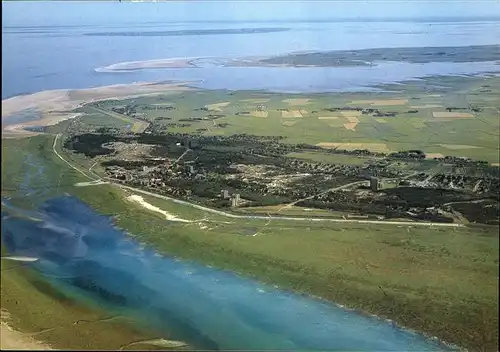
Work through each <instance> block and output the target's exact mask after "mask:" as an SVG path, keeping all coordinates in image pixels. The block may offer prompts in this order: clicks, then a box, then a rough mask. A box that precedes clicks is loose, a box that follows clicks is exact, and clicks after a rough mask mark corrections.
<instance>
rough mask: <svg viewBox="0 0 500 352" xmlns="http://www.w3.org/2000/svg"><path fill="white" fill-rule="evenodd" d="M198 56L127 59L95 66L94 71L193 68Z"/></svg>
mask: <svg viewBox="0 0 500 352" xmlns="http://www.w3.org/2000/svg"><path fill="white" fill-rule="evenodd" d="M198 59H200V58H198V57H193V58H166V59H154V60H142V61H127V62H119V63H116V64H111V65H108V66H104V67H99V68H96V69H95V71H96V72H121V71H134V70H143V69H158V68H193V67H198V66H196V64H194V61H195V60H198Z"/></svg>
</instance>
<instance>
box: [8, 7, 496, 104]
mask: <svg viewBox="0 0 500 352" xmlns="http://www.w3.org/2000/svg"><path fill="white" fill-rule="evenodd" d="M370 3H371V4H370ZM391 3H392V5H391ZM481 3H482V4H483V2H481ZM387 4H389V5H387ZM403 5H405V3H404V2H393V1H392V2H391V1H389V2H376V1H372V2H363V3H362V5H359V3H358V2H356V1H354V2H351V4H350V5H349V4H346V3H342V2H340V3H339V2H307V1H302V2H301V1H297V2H290V3H286V4H285V3H284V2H281V1H275V2H271V1H269V2H264V1H259V2H257V3H256V4H253V5H252V3H251V2H246V1H237V2H235V3H234V4H231V3H229V2H225V1H221V2H218V1H207V2H199V1H187V2H163V3H160V2H158V3H130V2H121V3H120V2H117V1H115V2H104V1H103V2H90V1H88V2H85V1H83V2H65V1H59V2H42V1H40V2H38V1H37V2H18V1H13V2H3V3H2V10H3V13H2V18H3V21H2V52H3V56H2V60H3V67H2V99H5V98H7V97H12V96H15V95H19V94H28V93H33V92H37V91H41V90H47V89H67V88H71V89H72V88H86V87H96V86H101V85H109V84H116V83H131V82H137V81H158V80H181V81H185V80H190V81H191V80H196V81H199V83H198V85H199V86H200V87H203V88H209V89H217V88H222V89H269V90H275V91H293V92H301V91H315V92H321V91H335V90H353V89H359V88H362V87H366V86H369V85H373V84H377V83H383V82H393V81H399V80H403V79H407V78H412V77H421V76H425V75H433V74H463V73H477V72H488V71H499V67H500V66H499V65H498V64H496V63H495V62H475V63H428V64H410V63H405V62H386V63H383V64H381V65H380V66H377V67H330V68H324V67H323V68H321V67H318V68H300V69H298V68H263V67H260V68H259V67H254V68H245V67H217V66H213V65H208V66H207V67H203V68H188V69H162V70H141V71H135V72H113V73H106V72H96V69H97V70H98V69H99V68H101V67H104V66H108V65H111V64H115V63H120V62H129V61H142V60H152V59H165V58H185V57H189V58H193V57H224V58H241V57H247V56H270V55H278V54H286V53H290V52H299V51H317V50H344V49H364V48H393V47H396V48H397V47H429V46H432V47H436V46H467V45H490V44H500V3H498V2H496V4H495V2H493V3H491V4H487V5H484V4H483V5H481V6H479V5H478V6H473V4H472V5H471V4H469V5H470V6H469V7H465V5H462V6H461V7H460V6H459V7H460V8H459V9H458V10H461V11H458V10H457V11H455V12H453V11H452V10H453V5H450V4H449V1H447V2H445V3H441V4H440V3H439V2H432V3H430V4H429V3H426V2H420V1H419V6H418V7H417V6H409V5H408V4H406V5H407V6H406V7H405V6H403ZM392 7H394V9H393V10H392V12H391V8H392ZM481 7H483V8H484V9H483V12H480V13H478V16H479V15H480V16H479V17H477V16H476V17H471V15H473V14H474V13H475V12H477V11H478V10H477V9H478V8H481ZM396 10H397V11H396ZM444 10H446V13H448V14H451V15H450V16H452V17H442V16H443V15H444V13H442V12H436V11H444ZM377 14H378V17H377ZM388 15H391V17H388V18H385V17H387V16H388ZM431 15H433V17H430V16H431ZM495 15H496V16H497V17H494V16H495ZM370 16H371V17H370ZM373 16H375V17H373ZM398 16H403V17H398ZM453 16H454V17H453ZM242 29H243V30H246V31H247V32H244V33H239V32H241V30H242ZM249 29H250V30H252V29H253V30H254V32H253V33H252V31H248V30H249ZM266 29H274V31H269V30H266ZM276 29H279V30H278V31H276ZM190 31H191V32H190ZM192 31H198V32H201V33H202V34H203V35H201V34H190V33H193V32H192ZM203 31H205V32H204V33H203ZM228 31H229V33H228ZM106 32H107V33H109V35H105V33H106ZM211 32H212V33H211ZM214 32H215V33H218V34H213V33H214ZM103 33H104V35H96V34H103ZM120 33H121V35H116V34H120ZM195 33H196V32H195ZM238 33H239V34H238ZM498 60H500V53H499V59H498ZM498 60H497V61H498Z"/></svg>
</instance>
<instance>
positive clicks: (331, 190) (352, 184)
mask: <svg viewBox="0 0 500 352" xmlns="http://www.w3.org/2000/svg"><path fill="white" fill-rule="evenodd" d="M367 182H368V181H366V180H363V181H356V182H351V183H348V184H346V185H342V186H339V187H334V188H329V189H327V190H326V191H322V192H320V193H317V194H313V195H312V196H309V197H306V198H302V199H299V200H296V201H293V202H291V203H288V204H287V205H285V206H283V207H281V208H279V210H278V211H281V210H282V209H285V208H290V207H292V206H294V205H295V204H297V203H300V202H303V201H305V200H309V199H313V198H314V197H317V196H320V195H322V194H325V193H328V192H335V191H340V190H341V189H345V188H349V187H352V186H356V185H360V184H363V183H367Z"/></svg>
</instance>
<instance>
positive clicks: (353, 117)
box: [345, 116, 359, 123]
mask: <svg viewBox="0 0 500 352" xmlns="http://www.w3.org/2000/svg"><path fill="white" fill-rule="evenodd" d="M345 118H346V119H347V121H349V122H351V123H358V122H359V120H358V118H357V117H356V116H345Z"/></svg>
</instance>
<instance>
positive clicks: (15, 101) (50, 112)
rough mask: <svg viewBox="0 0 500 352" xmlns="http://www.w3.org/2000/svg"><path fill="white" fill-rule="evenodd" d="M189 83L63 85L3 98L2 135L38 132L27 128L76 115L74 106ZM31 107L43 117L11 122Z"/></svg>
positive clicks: (180, 87) (181, 88)
mask: <svg viewBox="0 0 500 352" xmlns="http://www.w3.org/2000/svg"><path fill="white" fill-rule="evenodd" d="M188 83H189V82H179V83H162V82H159V83H154V82H153V83H152V82H138V83H132V84H117V85H111V86H103V87H97V88H88V89H78V90H69V89H60V90H50V91H42V92H37V93H34V94H29V95H19V96H16V97H12V98H9V99H5V100H2V138H16V137H28V136H33V135H36V134H37V132H31V131H27V130H26V128H27V127H34V126H52V125H56V124H58V123H59V122H61V121H64V120H67V119H71V118H74V117H76V116H78V115H79V114H77V113H74V112H73V110H74V109H76V108H78V107H80V106H82V105H84V104H86V103H90V102H95V101H100V100H108V99H125V98H134V97H138V96H144V95H155V94H162V93H165V92H168V91H171V92H175V91H179V92H180V91H187V90H191V89H193V88H190V87H188V86H186V84H188ZM28 109H32V110H34V111H36V112H37V113H39V114H40V115H41V118H40V119H34V120H33V121H29V122H23V123H15V122H13V123H9V117H10V116H13V115H15V114H17V113H20V112H22V111H25V110H28Z"/></svg>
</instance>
